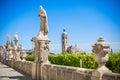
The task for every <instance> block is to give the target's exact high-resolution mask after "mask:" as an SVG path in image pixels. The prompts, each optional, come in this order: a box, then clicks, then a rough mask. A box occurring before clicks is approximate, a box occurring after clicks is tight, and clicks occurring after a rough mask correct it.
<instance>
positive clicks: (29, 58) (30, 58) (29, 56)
mask: <svg viewBox="0 0 120 80" xmlns="http://www.w3.org/2000/svg"><path fill="white" fill-rule="evenodd" d="M25 59H26V61H34V60H35V57H34V55H33V54H31V55H27V56H26V57H25Z"/></svg>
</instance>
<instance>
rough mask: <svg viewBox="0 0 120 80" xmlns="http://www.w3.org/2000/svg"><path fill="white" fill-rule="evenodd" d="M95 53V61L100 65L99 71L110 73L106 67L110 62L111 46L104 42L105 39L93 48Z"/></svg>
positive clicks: (100, 40)
mask: <svg viewBox="0 0 120 80" xmlns="http://www.w3.org/2000/svg"><path fill="white" fill-rule="evenodd" d="M92 47H93V52H94V53H95V60H96V62H97V63H98V70H101V71H105V72H106V71H110V70H108V69H107V68H106V67H105V64H106V62H107V61H108V53H109V52H110V45H109V44H107V43H105V42H104V38H103V37H100V38H99V39H98V42H97V43H95V44H94V45H93V46H92Z"/></svg>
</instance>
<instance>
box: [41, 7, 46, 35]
mask: <svg viewBox="0 0 120 80" xmlns="http://www.w3.org/2000/svg"><path fill="white" fill-rule="evenodd" d="M39 9H40V13H39V16H40V19H41V23H40V32H41V33H42V34H43V35H44V36H46V35H47V34H48V20H47V14H46V11H45V10H44V8H43V7H42V6H40V8H39Z"/></svg>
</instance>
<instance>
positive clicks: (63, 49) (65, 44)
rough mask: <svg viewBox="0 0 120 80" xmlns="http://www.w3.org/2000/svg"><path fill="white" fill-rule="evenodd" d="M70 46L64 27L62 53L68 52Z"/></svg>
mask: <svg viewBox="0 0 120 80" xmlns="http://www.w3.org/2000/svg"><path fill="white" fill-rule="evenodd" d="M67 48H68V35H67V33H66V30H65V29H63V33H62V53H66V52H67Z"/></svg>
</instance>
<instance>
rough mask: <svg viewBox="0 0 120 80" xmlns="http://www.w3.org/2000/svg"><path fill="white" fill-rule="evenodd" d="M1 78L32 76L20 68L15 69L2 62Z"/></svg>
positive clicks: (17, 79) (25, 79)
mask: <svg viewBox="0 0 120 80" xmlns="http://www.w3.org/2000/svg"><path fill="white" fill-rule="evenodd" d="M0 80H32V79H31V77H30V76H29V75H27V74H25V73H23V72H22V71H20V70H15V69H13V68H11V67H9V66H7V65H4V64H2V63H1V62H0Z"/></svg>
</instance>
